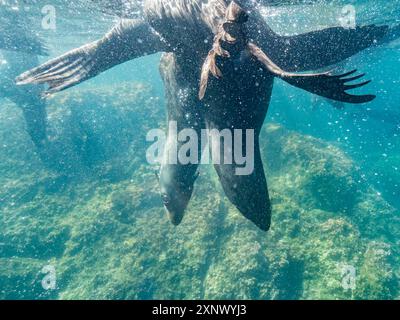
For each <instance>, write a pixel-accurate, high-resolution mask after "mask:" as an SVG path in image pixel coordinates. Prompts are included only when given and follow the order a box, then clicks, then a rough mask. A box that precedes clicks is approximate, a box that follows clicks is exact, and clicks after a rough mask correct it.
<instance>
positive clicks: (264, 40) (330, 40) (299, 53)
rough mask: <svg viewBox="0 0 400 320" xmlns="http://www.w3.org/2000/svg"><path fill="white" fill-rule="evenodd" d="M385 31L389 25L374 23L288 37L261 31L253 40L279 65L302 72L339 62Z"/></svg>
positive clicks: (381, 35) (370, 42)
mask: <svg viewBox="0 0 400 320" xmlns="http://www.w3.org/2000/svg"><path fill="white" fill-rule="evenodd" d="M388 31H389V27H388V26H376V25H369V26H363V27H357V28H355V29H345V28H341V27H334V28H328V29H323V30H319V31H313V32H310V33H305V34H300V35H296V36H291V37H286V36H279V35H276V34H275V35H273V36H271V32H269V33H268V35H267V36H263V34H262V33H261V34H260V35H259V36H257V37H255V41H256V42H257V44H259V45H260V47H261V48H262V49H263V51H264V52H268V55H269V56H270V57H271V59H272V60H273V61H274V62H275V63H276V64H277V65H279V67H281V68H282V69H284V70H286V71H291V72H294V71H296V72H301V71H309V70H318V69H322V68H325V67H329V66H332V65H334V64H336V63H339V62H341V61H343V60H345V59H347V58H349V57H351V56H353V55H355V54H357V53H358V52H360V51H362V50H364V49H367V48H369V47H371V46H373V45H375V44H377V43H379V42H380V41H381V39H383V38H384V37H385V36H386V35H387V33H388ZM271 37H272V39H271ZM258 38H259V39H258Z"/></svg>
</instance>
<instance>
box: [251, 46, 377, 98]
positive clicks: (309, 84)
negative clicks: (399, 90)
mask: <svg viewBox="0 0 400 320" xmlns="http://www.w3.org/2000/svg"><path fill="white" fill-rule="evenodd" d="M248 51H249V53H250V54H251V55H252V56H253V57H255V59H257V60H258V61H259V62H260V63H262V64H263V65H264V66H265V67H266V69H267V70H268V71H269V72H271V73H272V74H273V75H274V76H276V77H279V78H281V79H282V80H284V81H286V82H287V83H289V84H291V85H293V86H295V87H298V88H301V89H303V90H306V91H308V92H311V93H314V94H317V95H319V96H322V97H325V98H329V99H332V100H335V101H341V102H347V103H366V102H370V101H372V100H374V99H375V98H376V96H375V95H351V94H349V93H347V92H346V91H347V90H351V89H356V88H360V87H362V86H364V85H367V84H368V83H370V82H371V81H365V82H362V83H357V84H347V83H349V82H352V81H355V80H358V79H360V78H362V77H363V76H364V74H361V75H357V76H353V77H350V78H348V77H349V76H351V75H353V74H354V73H355V72H356V71H357V70H353V71H350V72H347V73H344V74H341V75H331V74H330V72H324V73H315V74H294V73H289V72H286V71H283V70H282V69H281V68H280V67H278V66H277V65H276V64H275V63H274V62H272V60H271V59H270V58H269V57H268V56H267V55H266V54H265V53H264V52H263V51H262V50H261V49H260V48H259V47H257V46H256V45H255V44H253V43H249V44H248Z"/></svg>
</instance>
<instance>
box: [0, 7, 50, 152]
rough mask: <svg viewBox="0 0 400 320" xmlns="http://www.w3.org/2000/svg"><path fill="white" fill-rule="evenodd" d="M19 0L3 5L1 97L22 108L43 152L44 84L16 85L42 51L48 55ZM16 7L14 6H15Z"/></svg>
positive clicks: (0, 23)
mask: <svg viewBox="0 0 400 320" xmlns="http://www.w3.org/2000/svg"><path fill="white" fill-rule="evenodd" d="M17 5H18V3H14V4H13V6H11V4H10V5H6V4H4V5H1V6H0V51H1V52H0V56H2V57H3V63H2V64H1V65H0V98H7V99H9V100H11V101H13V102H14V103H15V104H16V105H17V106H18V107H19V108H20V109H21V110H22V114H23V117H24V119H25V122H26V127H27V131H28V134H29V136H30V137H31V139H32V142H33V143H34V144H35V146H36V148H37V151H38V152H39V155H40V156H42V155H43V154H42V151H43V148H44V146H45V144H46V140H47V135H46V127H47V124H46V120H47V114H46V101H45V100H44V99H42V97H41V94H42V91H43V89H44V88H42V86H33V85H30V86H23V87H18V86H16V85H15V81H14V80H15V77H16V76H17V75H19V74H20V73H21V72H23V71H24V70H27V69H29V68H33V67H35V66H37V65H38V64H39V59H38V55H47V49H46V46H45V45H44V42H43V41H42V40H41V39H40V38H39V37H38V36H37V35H36V34H34V33H33V32H32V31H31V30H29V29H28V27H27V25H28V24H29V21H28V19H27V17H26V16H25V14H24V11H23V10H21V8H19V10H16V9H15V8H16V7H17ZM13 8H14V9H13Z"/></svg>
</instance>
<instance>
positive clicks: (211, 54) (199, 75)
mask: <svg viewBox="0 0 400 320" xmlns="http://www.w3.org/2000/svg"><path fill="white" fill-rule="evenodd" d="M244 13H245V14H244ZM387 30H388V27H386V26H365V27H357V28H356V29H343V28H328V29H325V30H320V31H315V32H311V33H307V34H302V35H297V36H293V37H282V36H279V35H277V34H275V33H274V32H273V31H272V30H271V29H270V28H269V27H268V25H267V24H266V23H265V21H264V20H263V19H262V17H261V15H260V14H259V12H258V11H257V9H256V8H255V7H253V6H252V2H251V1H245V0H238V1H236V2H233V1H224V0H190V1H187V0H152V1H150V0H147V1H145V3H144V19H135V20H123V21H122V22H121V23H120V24H119V25H117V26H116V27H115V28H113V29H112V30H111V31H110V32H109V33H107V34H106V35H105V36H104V37H103V38H102V39H100V40H98V41H95V42H93V43H90V44H87V45H84V46H82V47H80V48H78V49H74V50H72V51H70V52H68V53H66V54H64V55H62V56H61V57H58V58H55V59H53V60H50V61H49V62H47V63H45V64H43V65H41V66H39V67H37V68H35V69H32V70H30V71H27V72H25V73H23V74H22V75H20V76H19V77H18V78H17V82H18V83H19V84H31V83H38V84H43V83H46V84H47V85H48V90H47V94H53V93H55V92H58V91H61V90H64V89H67V88H69V87H72V86H74V85H77V84H79V83H81V82H82V81H85V80H87V79H90V78H92V77H94V76H96V75H98V74H99V73H101V72H104V71H106V70H108V69H110V68H112V67H113V66H115V65H118V64H121V63H123V62H126V61H128V60H132V59H135V58H138V57H141V56H144V55H147V54H153V53H157V52H167V53H168V54H167V55H166V56H164V58H163V62H162V65H161V67H162V68H161V69H162V75H163V79H164V83H165V86H166V92H167V100H168V103H167V107H168V117H169V119H170V120H171V119H174V120H176V121H177V122H178V126H179V127H182V128H185V127H190V128H193V129H194V130H196V131H197V130H199V129H201V128H204V127H205V128H210V129H213V128H215V129H218V130H221V129H224V128H229V129H233V128H243V129H245V128H246V129H247V128H252V129H254V130H255V136H256V140H255V154H254V160H255V166H254V167H255V168H254V169H255V170H254V172H253V173H252V174H250V175H247V176H238V175H235V174H234V168H235V167H236V164H235V163H233V164H221V165H216V166H215V168H216V170H217V173H218V176H219V179H220V181H221V183H222V186H223V188H224V191H225V193H226V195H227V196H228V198H229V199H230V201H231V202H232V203H233V204H234V205H235V206H236V207H237V208H238V209H239V211H240V212H241V213H242V214H243V215H244V216H245V217H246V218H248V219H249V220H251V221H252V222H253V223H255V224H256V225H257V226H258V227H259V228H260V229H262V230H268V229H269V227H270V222H271V205H270V200H269V196H268V189H267V183H266V178H265V174H264V170H263V166H262V162H261V155H260V150H259V143H258V134H259V132H260V129H261V126H262V124H263V122H264V119H265V116H266V114H267V110H268V105H269V101H270V97H271V92H272V87H273V80H274V78H275V77H279V78H282V79H283V80H285V81H286V82H288V83H290V84H292V85H294V86H297V87H300V88H302V89H305V90H307V91H310V92H312V93H315V94H319V95H322V96H324V97H328V98H330V99H335V100H338V101H347V102H350V101H351V102H352V103H363V102H368V101H371V100H372V99H373V98H374V96H372V95H361V96H356V95H351V94H349V93H347V92H346V91H347V90H349V89H353V88H357V87H360V86H363V85H365V84H367V83H368V82H363V83H358V84H352V85H348V84H346V83H348V82H349V81H354V80H357V79H359V78H361V77H362V76H363V75H357V76H354V75H353V74H354V73H355V71H351V72H348V73H345V74H343V75H331V74H329V73H319V74H318V73H317V74H307V75H302V74H293V73H292V72H299V71H307V70H318V69H320V68H325V67H327V66H331V65H333V64H336V63H338V62H340V61H343V60H344V59H346V58H348V57H350V56H352V55H354V54H356V53H358V52H360V51H361V50H363V49H365V48H367V47H369V46H371V45H373V43H374V42H375V41H377V39H378V40H379V39H381V38H382V37H384V36H385V34H386V32H387ZM194 43H195V44H196V45H193V44H194ZM211 44H214V45H213V48H212V49H211V51H210V46H211ZM213 50H214V51H213ZM225 51H227V52H229V55H226V56H225V54H226V53H225ZM204 62H205V63H204ZM214 66H215V67H216V68H214ZM217 70H218V71H217ZM202 71H203V72H202ZM219 71H220V73H219ZM210 74H212V75H214V76H216V77H217V78H220V79H217V78H214V77H209V75H210ZM220 75H222V77H220ZM349 77H350V78H349ZM200 82H201V84H200V90H199V83H200ZM184 88H185V89H186V90H185V93H186V95H185V98H184V99H181V97H180V96H179V91H180V90H181V89H184ZM199 96H200V98H201V99H199ZM185 119H186V120H185ZM187 119H192V121H193V120H194V119H195V121H193V122H189V121H188V120H187ZM168 148H169V146H168V143H167V146H166V151H168ZM214 151H215V150H214ZM216 151H217V152H218V151H222V150H216ZM196 171H197V166H196V165H180V164H177V165H168V164H167V165H164V166H163V167H162V168H161V173H160V185H161V190H162V195H163V200H164V204H165V207H166V208H167V210H168V212H169V214H170V218H171V220H172V222H173V223H174V224H179V223H180V222H181V220H182V218H183V214H184V211H185V209H186V206H187V204H188V202H189V200H190V197H191V195H192V191H193V184H194V182H195V180H196V177H197V174H196Z"/></svg>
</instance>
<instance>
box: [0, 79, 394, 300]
mask: <svg viewBox="0 0 400 320" xmlns="http://www.w3.org/2000/svg"><path fill="white" fill-rule="evenodd" d="M50 104H51V105H52V107H51V111H50V115H51V118H50V124H51V126H53V135H54V139H53V141H60V143H59V144H58V145H57V148H59V149H57V148H56V150H55V151H54V152H57V153H58V154H60V155H65V157H64V156H60V157H58V159H62V162H63V163H62V166H61V165H59V164H56V167H57V169H58V170H55V171H54V170H49V169H46V167H45V166H43V165H42V164H41V163H40V162H39V160H37V158H36V157H35V154H34V151H33V150H34V148H33V146H31V145H30V144H29V142H27V141H28V140H29V139H28V138H27V136H26V133H25V132H24V130H23V126H22V125H20V123H22V120H21V119H20V117H18V116H10V114H11V113H12V112H14V110H12V106H7V107H6V108H3V109H1V112H0V135H1V137H2V139H3V140H2V143H3V147H2V149H1V150H2V152H0V183H1V185H2V188H1V189H0V199H1V200H2V201H1V203H0V208H1V214H2V217H1V218H2V220H1V221H2V227H1V231H0V232H1V233H0V284H1V290H0V298H10V297H11V298H52V299H53V298H54V299H55V298H58V299H61V298H62V299H182V298H185V299H201V298H206V299H391V298H396V297H398V296H399V288H398V274H399V270H398V269H399V268H398V266H399V261H398V257H399V254H398V250H399V249H398V243H397V241H398V239H399V235H400V234H399V233H400V220H399V217H398V211H397V210H396V209H395V208H393V207H391V206H390V205H389V204H388V203H387V202H385V201H384V199H383V198H382V197H381V196H380V195H379V194H378V192H376V190H374V188H372V187H371V185H369V183H368V181H366V180H365V179H364V178H363V175H362V174H361V173H360V171H359V169H358V168H357V165H356V164H355V163H353V161H352V160H351V159H349V158H348V157H347V156H346V155H345V154H344V153H343V152H342V151H341V150H340V149H339V148H337V147H336V146H333V145H331V144H329V143H326V142H324V141H321V140H317V139H315V138H312V137H309V136H304V135H301V134H298V133H296V132H293V131H288V130H286V129H285V128H283V127H282V126H280V125H278V124H268V125H266V126H265V129H264V131H263V133H262V135H263V137H262V139H261V141H262V143H263V155H264V162H265V165H266V169H267V176H268V182H269V187H270V189H271V196H272V201H273V223H272V228H271V231H270V232H268V233H264V232H261V231H259V230H258V229H257V228H256V227H254V226H253V225H252V224H251V223H250V222H248V221H247V220H245V219H244V218H243V217H242V216H241V215H240V213H239V212H238V211H237V210H236V209H235V208H234V207H233V206H232V205H230V204H229V202H228V201H227V199H226V198H225V196H224V195H223V193H222V191H221V188H220V186H219V184H218V182H217V179H216V175H215V173H214V172H213V169H212V168H211V167H210V166H202V167H201V172H200V177H199V180H198V182H197V184H196V188H195V191H194V197H193V201H192V202H191V204H190V206H189V208H188V213H187V215H186V216H185V219H184V221H183V223H182V224H181V225H180V226H178V227H174V226H172V225H171V224H170V222H169V221H168V219H167V216H166V213H165V212H164V209H163V207H162V202H161V200H160V198H159V193H158V185H157V179H156V176H155V174H154V170H155V168H153V167H151V166H150V165H148V164H146V162H145V151H146V148H147V147H148V145H147V144H146V140H145V134H146V133H147V131H148V130H149V129H152V128H157V127H163V126H164V123H163V121H164V119H163V116H164V111H163V107H162V106H161V103H159V101H158V99H156V98H151V90H150V88H148V87H146V86H144V85H141V84H133V85H128V84H124V85H123V86H121V87H118V90H115V87H102V88H97V89H91V88H88V89H80V90H73V91H71V92H70V93H67V94H61V95H59V96H57V97H55V98H53V99H52V100H51V101H50ZM56 106H62V108H61V107H60V108H56ZM11 128H12V129H11ZM10 130H11V134H10ZM89 131H90V137H89V136H88V135H87V133H88V132H89ZM94 141H97V142H96V143H94ZM27 155H29V156H27ZM47 265H50V266H53V267H54V269H55V271H56V282H57V285H56V286H55V287H54V288H53V289H47V290H46V289H45V288H43V286H42V285H41V283H42V282H41V281H42V280H43V277H44V274H42V273H41V270H42V268H43V267H44V266H47Z"/></svg>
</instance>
